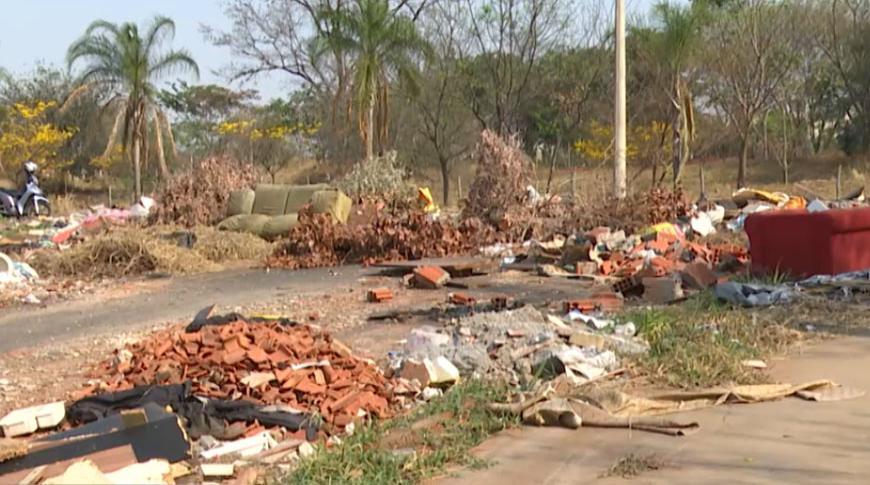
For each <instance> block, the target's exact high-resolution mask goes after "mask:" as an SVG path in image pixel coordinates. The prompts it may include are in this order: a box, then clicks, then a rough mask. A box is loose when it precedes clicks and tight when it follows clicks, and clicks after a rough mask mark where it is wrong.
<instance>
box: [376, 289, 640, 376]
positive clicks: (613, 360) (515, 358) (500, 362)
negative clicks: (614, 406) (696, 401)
mask: <svg viewBox="0 0 870 485" xmlns="http://www.w3.org/2000/svg"><path fill="white" fill-rule="evenodd" d="M605 329H606V330H605ZM635 332H636V330H635V328H634V324H631V323H626V324H621V325H617V324H616V323H615V322H614V321H613V320H609V319H606V318H603V317H600V318H599V317H595V316H592V315H591V314H584V313H582V312H579V311H577V310H571V311H570V312H569V313H568V314H566V315H565V316H564V317H557V316H554V315H550V316H548V317H544V315H543V314H542V313H541V312H540V311H538V310H537V309H535V308H534V307H532V306H523V307H520V308H517V309H514V310H504V311H495V312H482V313H475V314H473V315H469V316H467V317H462V318H459V319H456V320H454V321H452V322H449V323H448V324H447V325H446V326H445V327H444V328H443V329H442V331H441V332H439V331H437V330H436V329H434V328H431V327H429V328H425V327H424V328H421V329H415V330H413V331H412V332H411V335H410V336H409V337H408V339H407V341H406V344H405V346H404V348H403V349H402V350H401V351H398V352H394V353H392V354H391V365H390V368H391V370H392V371H393V373H394V375H396V376H398V377H401V378H403V379H407V380H409V381H411V380H414V379H416V380H417V382H416V383H415V384H416V385H419V386H422V387H423V388H425V387H427V386H431V385H443V384H449V383H452V382H455V381H456V380H457V379H458V378H459V376H460V375H462V376H467V377H492V378H496V379H499V380H503V381H505V382H508V383H510V384H512V385H529V384H530V383H532V382H533V381H535V380H536V379H538V378H544V379H545V380H549V379H553V378H555V377H557V376H559V375H565V376H566V377H567V378H568V379H569V381H570V382H571V383H573V384H582V383H585V382H588V381H591V380H594V379H598V378H601V377H602V376H604V375H607V374H608V373H610V372H614V371H617V370H618V367H619V361H618V358H617V355H616V352H620V353H623V354H631V353H643V352H646V351H647V350H648V346H647V345H646V343H645V342H644V341H643V340H641V339H639V338H636V337H635ZM421 368H422V369H426V372H421V371H420V369H421Z"/></svg>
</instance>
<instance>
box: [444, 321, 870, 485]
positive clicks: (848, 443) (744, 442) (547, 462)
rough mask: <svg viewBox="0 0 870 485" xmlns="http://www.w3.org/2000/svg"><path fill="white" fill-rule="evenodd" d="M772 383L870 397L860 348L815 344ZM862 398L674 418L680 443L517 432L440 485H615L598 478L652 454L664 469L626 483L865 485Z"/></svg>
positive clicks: (868, 433)
mask: <svg viewBox="0 0 870 485" xmlns="http://www.w3.org/2000/svg"><path fill="white" fill-rule="evenodd" d="M773 364H774V366H773V369H772V374H773V376H774V378H775V379H776V380H778V381H781V382H798V381H807V380H813V379H821V378H828V379H831V380H834V381H835V382H838V383H840V384H844V385H847V386H852V387H857V388H859V389H862V390H865V391H868V392H870V372H868V371H867V369H870V338H868V337H847V338H840V339H836V340H831V341H825V342H822V343H819V344H817V345H814V346H813V347H811V348H809V349H807V350H806V351H805V352H803V353H802V355H797V356H792V357H791V358H789V359H788V360H782V361H778V362H774V363H773ZM868 404H870V396H864V397H862V398H859V399H854V400H851V401H843V402H829V403H813V402H807V401H802V400H799V399H786V400H783V401H779V402H772V403H763V404H752V405H735V406H727V407H719V408H715V409H709V410H705V411H701V412H695V413H687V414H682V415H679V418H680V419H681V420H697V421H699V422H700V423H701V431H700V432H699V433H698V434H696V435H693V436H689V437H685V438H672V437H665V436H658V435H653V434H649V433H643V432H637V431H635V432H629V431H626V430H605V429H594V428H581V429H580V430H577V431H570V430H563V429H551V428H547V429H544V428H522V429H516V430H511V431H509V432H506V433H503V434H501V435H499V436H497V437H495V438H493V439H491V440H489V441H487V442H486V443H484V444H483V445H481V446H480V447H479V449H478V451H477V454H478V455H479V456H480V457H482V458H485V459H489V460H495V464H494V465H493V466H491V467H488V468H485V469H482V470H478V471H465V472H461V473H460V474H459V475H458V476H456V477H450V478H447V479H444V480H440V481H439V483H444V484H466V483H467V484H472V483H495V482H498V481H501V480H502V479H503V478H504V477H511V480H510V481H511V483H540V484H562V483H565V484H568V483H589V482H591V481H594V482H595V483H602V484H605V483H617V482H623V481H624V480H623V479H621V478H605V479H602V478H599V477H600V475H601V474H602V472H604V471H605V470H607V469H608V468H610V467H611V466H612V465H613V464H614V463H615V462H616V461H617V460H618V459H619V458H620V457H623V456H626V455H627V454H629V453H635V454H638V455H645V454H655V455H657V457H658V458H660V459H663V460H664V461H665V462H666V463H667V466H666V467H665V468H663V469H661V470H658V471H652V472H647V473H644V474H642V475H641V476H639V477H637V478H635V479H633V480H631V483H668V484H671V483H687V484H689V483H691V484H695V483H728V484H744V483H745V484H750V483H751V484H759V483H771V484H773V483H825V484H834V483H837V484H839V483H867V477H868V475H870V461H868V460H867V456H870V440H868V438H870V411H868V409H870V408H868Z"/></svg>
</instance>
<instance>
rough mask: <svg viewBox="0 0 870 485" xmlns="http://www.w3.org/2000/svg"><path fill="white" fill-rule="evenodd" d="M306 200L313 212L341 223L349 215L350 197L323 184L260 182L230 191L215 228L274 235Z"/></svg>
mask: <svg viewBox="0 0 870 485" xmlns="http://www.w3.org/2000/svg"><path fill="white" fill-rule="evenodd" d="M306 204H311V210H312V211H313V212H315V213H321V214H330V215H331V216H332V219H333V220H334V221H336V222H338V223H342V224H344V223H345V222H347V218H348V216H349V215H350V208H351V200H350V198H349V197H348V196H347V195H345V194H344V193H343V192H341V191H340V190H337V189H333V188H330V187H329V186H328V185H326V184H315V185H275V184H260V185H258V186H257V187H256V189H255V190H251V189H244V190H237V191H235V192H232V193H231V194H230V199H229V203H228V204H227V218H226V219H224V220H223V221H221V222H220V223H219V224H218V229H221V230H226V231H237V232H249V233H251V234H256V235H258V236H260V237H263V238H265V239H274V238H277V237H280V236H282V235H284V234H287V233H288V232H289V231H290V229H291V228H293V226H295V225H296V223H297V222H298V220H299V211H300V210H301V209H302V208H303V207H304V206H305V205H306Z"/></svg>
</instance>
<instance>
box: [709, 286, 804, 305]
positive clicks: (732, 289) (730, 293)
mask: <svg viewBox="0 0 870 485" xmlns="http://www.w3.org/2000/svg"><path fill="white" fill-rule="evenodd" d="M713 292H714V294H715V295H716V297H717V298H719V299H720V300H724V301H727V302H730V303H735V304H738V305H743V306H770V305H775V304H777V303H788V302H789V301H791V300H792V299H793V298H794V297H795V292H794V291H793V290H791V289H790V288H788V287H786V286H766V285H752V284H748V283H737V282H734V281H727V282H725V283H719V284H718V285H716V288H715V289H714V290H713Z"/></svg>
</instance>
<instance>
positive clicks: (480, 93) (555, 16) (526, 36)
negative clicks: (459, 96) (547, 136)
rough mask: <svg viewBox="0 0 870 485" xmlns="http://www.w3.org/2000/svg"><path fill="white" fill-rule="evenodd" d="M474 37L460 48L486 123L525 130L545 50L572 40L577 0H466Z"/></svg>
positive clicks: (473, 100)
mask: <svg viewBox="0 0 870 485" xmlns="http://www.w3.org/2000/svg"><path fill="white" fill-rule="evenodd" d="M464 5H465V10H466V11H465V13H464V17H463V18H464V19H465V21H466V22H467V24H468V25H467V26H466V27H464V29H466V30H467V31H468V33H469V36H470V39H469V40H470V41H469V42H468V45H467V46H465V47H464V48H463V49H462V50H461V51H460V53H461V54H462V55H463V59H462V60H463V68H464V73H465V77H466V80H465V81H464V85H465V91H466V95H467V97H468V102H469V105H470V107H471V110H472V112H473V113H474V116H475V117H476V118H477V120H478V122H479V123H480V125H481V127H482V128H484V129H492V130H495V131H496V132H498V133H499V134H502V135H504V134H511V133H517V132H522V131H524V130H523V128H524V127H523V126H521V123H522V119H523V116H522V114H521V111H522V110H521V107H522V106H523V105H524V104H525V102H526V101H527V99H528V96H529V95H530V87H531V84H532V82H533V78H534V76H533V74H534V72H535V67H536V65H537V64H538V62H539V60H540V58H541V56H542V55H543V54H544V53H546V52H548V51H550V50H552V49H555V48H556V47H558V46H564V45H567V44H568V43H569V41H570V40H573V39H571V38H570V35H569V25H570V24H569V22H570V20H571V18H572V16H574V15H576V14H577V12H579V11H581V10H583V9H581V8H579V5H577V4H576V2H573V1H572V0H493V1H480V0H465V4H464Z"/></svg>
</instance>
